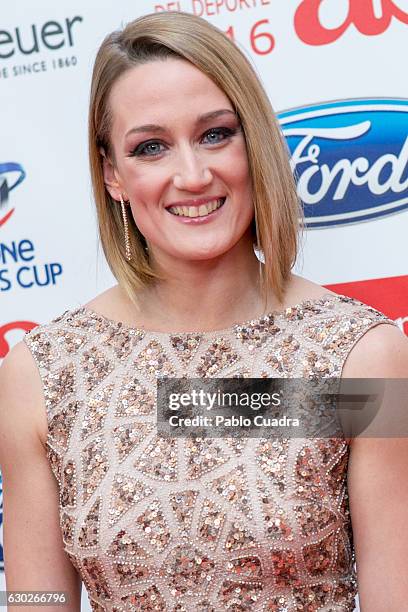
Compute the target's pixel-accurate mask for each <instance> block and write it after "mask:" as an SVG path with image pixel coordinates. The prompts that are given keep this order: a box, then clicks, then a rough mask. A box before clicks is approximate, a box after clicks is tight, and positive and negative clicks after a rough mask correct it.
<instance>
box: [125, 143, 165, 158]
mask: <svg viewBox="0 0 408 612" xmlns="http://www.w3.org/2000/svg"><path fill="white" fill-rule="evenodd" d="M161 146H163V145H162V143H161V142H159V141H158V140H150V141H147V142H141V143H140V144H139V145H137V147H135V148H134V149H133V150H132V151H131V153H130V156H131V157H132V156H137V157H155V156H156V155H159V154H160V153H162V152H163V150H162V149H161V148H160V147H161Z"/></svg>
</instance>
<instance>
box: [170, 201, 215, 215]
mask: <svg viewBox="0 0 408 612" xmlns="http://www.w3.org/2000/svg"><path fill="white" fill-rule="evenodd" d="M225 200H226V198H225V197H220V198H212V199H210V198H207V199H206V200H203V199H202V200H188V201H186V202H179V203H177V204H173V205H171V206H169V207H167V209H166V210H168V212H169V213H170V214H172V215H175V216H178V217H187V218H190V217H191V218H194V217H206V216H208V215H210V214H211V213H213V212H214V211H216V210H218V209H219V208H221V206H223V204H224V203H225Z"/></svg>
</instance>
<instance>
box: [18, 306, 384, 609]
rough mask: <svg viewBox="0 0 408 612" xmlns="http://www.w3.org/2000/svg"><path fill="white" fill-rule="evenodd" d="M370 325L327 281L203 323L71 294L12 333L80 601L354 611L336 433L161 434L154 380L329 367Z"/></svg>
mask: <svg viewBox="0 0 408 612" xmlns="http://www.w3.org/2000/svg"><path fill="white" fill-rule="evenodd" d="M380 323H393V322H392V321H390V320H389V319H387V318H386V317H385V316H384V315H383V314H381V313H379V312H378V311H376V310H374V309H372V308H370V307H368V306H366V305H364V304H362V303H361V302H358V301H356V300H353V299H350V298H346V297H344V296H334V295H332V294H327V295H326V296H325V297H323V298H320V299H315V300H308V301H303V302H302V303H301V304H299V305H297V306H294V307H292V308H289V309H287V310H285V311H284V312H281V313H277V312H272V313H270V314H269V315H266V316H264V317H262V318H259V319H256V320H253V321H247V322H245V323H243V324H241V325H235V326H234V327H231V328H230V329H226V330H221V331H215V332H204V333H179V334H166V333H163V332H152V331H144V330H141V329H136V328H131V327H129V326H125V325H122V324H120V323H118V322H115V321H111V320H109V319H107V318H105V317H103V316H101V315H99V314H98V313H95V312H93V311H91V310H89V309H86V308H84V307H80V308H76V309H74V310H70V311H66V312H64V313H63V314H62V315H61V316H59V317H58V318H56V319H54V320H53V321H51V322H49V323H46V324H44V325H40V326H38V327H37V328H35V329H34V330H32V331H31V332H30V333H28V334H26V336H25V342H26V343H27V345H28V347H29V348H30V350H31V352H32V354H33V356H34V358H35V361H36V363H37V366H38V369H39V372H40V375H41V379H42V382H43V388H44V396H45V400H46V410H47V418H48V426H49V434H48V440H47V452H48V457H49V461H50V463H51V466H52V470H53V473H54V474H55V477H56V478H57V480H58V484H59V489H60V523H61V530H62V536H63V541H64V548H65V550H66V553H67V554H68V555H69V558H70V559H71V561H72V563H73V564H74V566H75V567H76V568H77V570H78V572H79V573H80V575H81V577H82V580H83V582H84V583H85V586H86V588H87V590H88V593H89V596H90V599H91V604H92V608H93V610H98V611H99V610H110V611H116V612H119V611H122V610H143V611H151V610H158V611H161V610H166V611H172V612H173V611H174V612H175V611H178V612H182V611H186V612H195V611H197V612H215V611H217V612H218V611H223V610H233V611H234V612H240V611H244V610H251V611H252V610H253V611H254V612H255V611H260V610H262V611H268V612H272V611H274V612H294V611H299V610H303V611H307V612H315V611H317V610H321V611H325V612H328V611H330V612H340V611H349V610H354V596H355V593H356V585H355V576H354V570H353V546H352V534H351V526H350V515H349V510H348V497H347V489H346V471H347V461H348V445H347V443H346V441H345V440H343V439H334V438H331V439H308V440H306V439H289V440H281V439H269V440H268V439H266V438H264V439H262V438H257V439H255V438H242V439H240V440H234V439H233V438H227V439H221V438H211V439H199V440H197V439H191V438H183V439H180V438H178V439H174V438H173V439H169V438H167V439H165V438H160V437H158V436H157V434H156V428H155V417H156V412H155V393H156V377H157V376H177V377H181V376H183V375H187V376H189V377H195V378H197V377H218V378H219V377H232V376H242V377H254V378H255V377H257V378H260V377H306V378H309V377H314V376H323V377H327V376H333V377H335V376H340V375H341V372H342V368H343V364H344V362H345V359H346V357H347V355H348V353H349V352H350V350H351V349H352V347H353V346H354V344H355V343H356V342H357V340H358V339H359V338H360V337H361V336H362V335H363V334H364V333H365V332H366V331H367V330H368V329H370V328H371V327H374V326H375V325H378V324H380Z"/></svg>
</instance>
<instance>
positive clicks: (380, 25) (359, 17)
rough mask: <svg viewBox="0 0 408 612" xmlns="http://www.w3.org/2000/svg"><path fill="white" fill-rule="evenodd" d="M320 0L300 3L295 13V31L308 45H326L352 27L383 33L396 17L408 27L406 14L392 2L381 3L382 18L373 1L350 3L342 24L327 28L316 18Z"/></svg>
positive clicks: (372, 33) (364, 31)
mask: <svg viewBox="0 0 408 612" xmlns="http://www.w3.org/2000/svg"><path fill="white" fill-rule="evenodd" d="M322 2H323V0H302V2H301V3H300V5H299V7H298V8H297V10H296V13H295V30H296V33H297V35H298V36H299V38H300V39H301V40H302V41H303V42H305V43H306V44H308V45H328V44H330V43H332V42H334V41H335V40H337V39H338V38H340V36H342V35H343V34H344V32H345V31H346V30H347V28H349V27H350V25H351V24H353V25H354V26H355V27H356V28H357V30H358V31H359V32H361V34H364V35H365V36H376V35H377V34H382V33H383V32H385V30H386V29H387V28H388V26H389V25H390V22H391V19H392V18H393V17H395V18H396V19H398V20H399V21H402V23H407V24H408V13H405V12H404V11H402V10H401V9H400V8H398V7H397V6H396V5H395V4H394V3H393V1H392V0H381V9H382V11H381V13H382V14H381V16H378V17H377V16H376V15H375V12H374V0H349V10H348V14H347V17H346V20H345V21H344V23H342V24H341V25H340V26H339V27H338V28H326V27H325V26H323V25H322V24H321V22H320V19H319V8H320V5H321V4H322Z"/></svg>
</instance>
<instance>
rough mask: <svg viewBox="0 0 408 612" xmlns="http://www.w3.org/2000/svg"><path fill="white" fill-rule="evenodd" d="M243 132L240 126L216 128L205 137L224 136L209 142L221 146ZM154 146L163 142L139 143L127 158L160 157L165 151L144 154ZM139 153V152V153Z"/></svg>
mask: <svg viewBox="0 0 408 612" xmlns="http://www.w3.org/2000/svg"><path fill="white" fill-rule="evenodd" d="M240 131H241V126H240V125H238V126H236V127H227V126H222V127H218V126H217V127H214V128H210V129H208V130H206V131H205V132H204V134H203V137H205V136H207V135H209V134H212V133H214V134H218V136H222V137H223V138H222V139H221V140H217V141H216V142H209V143H207V144H210V145H214V146H217V145H220V144H223V143H224V142H227V141H228V140H229V139H231V138H232V137H233V136H235V134H237V133H238V132H240ZM153 144H159V145H163V143H162V142H160V140H158V139H149V140H145V141H142V142H140V143H138V144H137V145H136V146H134V147H132V148H131V150H130V152H129V153H128V155H127V157H144V158H146V157H153V158H154V157H158V156H159V155H160V154H161V153H162V152H163V151H159V152H156V153H151V154H150V153H143V152H142V151H143V148H145V147H148V146H151V145H153ZM138 151H139V152H138Z"/></svg>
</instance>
